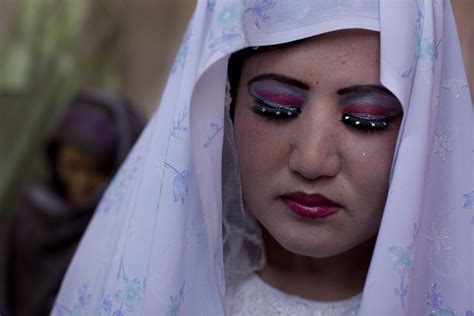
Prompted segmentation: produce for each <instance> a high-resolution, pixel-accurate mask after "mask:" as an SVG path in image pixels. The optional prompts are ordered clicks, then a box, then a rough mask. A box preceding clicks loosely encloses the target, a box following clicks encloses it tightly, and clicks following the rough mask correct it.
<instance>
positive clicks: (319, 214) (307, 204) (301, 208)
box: [282, 192, 341, 219]
mask: <svg viewBox="0 0 474 316" xmlns="http://www.w3.org/2000/svg"><path fill="white" fill-rule="evenodd" d="M282 200H283V202H284V203H285V204H286V205H287V206H288V208H289V209H290V210H291V211H292V212H294V213H295V214H297V215H299V216H302V217H307V218H311V219H318V218H324V217H328V216H331V215H333V214H335V213H336V212H337V211H338V210H339V209H340V208H341V206H340V205H339V204H337V203H335V202H333V201H331V200H329V199H328V198H326V197H325V196H323V195H320V194H306V193H301V192H293V193H289V194H285V195H284V196H282Z"/></svg>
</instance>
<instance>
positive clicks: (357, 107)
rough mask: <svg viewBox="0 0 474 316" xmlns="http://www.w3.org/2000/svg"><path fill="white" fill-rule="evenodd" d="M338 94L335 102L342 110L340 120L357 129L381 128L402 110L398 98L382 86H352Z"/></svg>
mask: <svg viewBox="0 0 474 316" xmlns="http://www.w3.org/2000/svg"><path fill="white" fill-rule="evenodd" d="M338 94H339V95H342V98H341V99H339V101H338V103H337V105H338V107H339V108H340V109H341V112H343V114H342V119H341V121H342V122H344V123H346V124H348V125H351V126H354V127H356V128H359V129H363V130H383V129H385V128H388V127H389V125H390V121H391V120H393V119H395V118H397V117H399V116H400V115H401V114H402V112H403V110H402V107H401V105H400V102H399V101H398V99H397V98H396V97H395V96H394V95H393V94H392V93H391V92H390V91H388V90H387V89H386V88H384V87H382V86H374V85H364V86H352V87H348V88H344V89H341V90H339V91H338Z"/></svg>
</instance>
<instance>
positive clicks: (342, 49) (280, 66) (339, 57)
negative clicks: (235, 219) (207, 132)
mask: <svg viewBox="0 0 474 316" xmlns="http://www.w3.org/2000/svg"><path fill="white" fill-rule="evenodd" d="M379 45H380V42H379V35H378V33H375V32H370V31H364V30H345V31H338V32H332V33H327V34H324V35H320V36H317V37H314V38H311V39H308V40H305V41H303V42H299V43H297V44H295V45H293V46H290V47H288V48H281V49H277V50H272V51H267V52H263V53H259V54H255V55H253V56H251V57H249V58H248V59H247V60H246V61H245V62H244V65H243V68H242V76H241V80H240V85H239V90H238V94H237V100H236V105H235V117H234V136H235V142H236V148H237V155H238V160H239V165H240V170H241V180H242V190H243V194H244V202H245V203H246V205H247V206H248V207H249V208H250V210H251V211H252V213H253V215H254V216H255V217H256V218H257V220H258V221H259V222H260V224H261V225H262V227H263V229H264V240H265V247H266V252H267V257H268V263H267V266H266V267H265V268H264V269H263V270H262V271H260V272H259V275H260V276H261V278H262V279H263V280H264V281H265V282H267V283H269V284H271V285H272V286H274V287H276V288H278V289H280V290H282V291H285V292H288V293H291V294H296V295H299V296H302V297H305V298H309V299H313V300H338V299H344V298H347V297H350V296H352V295H355V294H357V293H359V292H360V291H362V288H363V284H364V281H365V277H366V274H367V269H368V265H369V262H370V258H371V255H372V250H373V245H374V240H375V236H376V234H377V231H378V227H379V224H380V220H381V216H382V212H383V208H384V205H385V200H386V196H387V190H388V181H389V174H390V170H391V163H392V159H393V153H394V148H395V144H396V139H397V135H398V130H399V125H400V120H401V114H400V115H399V116H398V117H397V118H396V119H394V120H392V121H391V122H390V124H389V127H388V128H386V129H385V130H383V131H370V132H367V131H361V130H359V129H357V128H354V127H352V126H349V125H347V124H345V123H344V122H342V121H341V116H342V114H343V113H344V112H345V111H344V110H345V109H346V108H350V107H351V106H352V107H354V105H355V104H353V103H354V101H353V100H354V98H348V100H349V101H345V102H344V103H343V104H342V105H341V99H342V98H343V96H341V95H340V94H338V90H340V89H343V88H347V87H350V86H354V85H380V82H379V77H380V75H379V62H380V61H379V54H380V51H379ZM267 73H272V74H277V75H283V76H286V77H290V78H292V79H296V80H298V81H300V82H302V83H304V84H305V85H307V87H308V89H306V90H302V91H303V93H304V95H305V96H306V98H307V100H306V101H305V102H306V103H305V104H304V106H303V108H302V110H301V113H300V114H299V115H298V116H297V117H296V118H293V119H287V120H281V119H272V118H268V117H264V116H262V115H259V114H257V113H255V112H254V107H255V104H256V102H257V101H256V100H255V98H254V97H253V96H252V95H251V94H250V93H249V89H248V82H249V81H251V80H252V79H253V78H255V77H256V76H260V75H262V74H267ZM272 84H273V83H272ZM270 86H271V85H270ZM292 89H293V87H292ZM280 90H282V89H280ZM283 90H284V89H283ZM368 97H369V101H367V96H364V98H362V103H364V105H368V109H369V110H370V108H371V106H372V105H374V106H376V105H377V104H376V103H377V102H375V101H370V100H371V99H370V98H371V96H368ZM358 98H359V97H358V96H356V98H355V99H356V100H357V99H358ZM384 98H385V100H389V99H387V96H384ZM389 98H392V99H393V98H394V97H393V96H390V97H389ZM346 99H347V98H346ZM359 99H361V98H359ZM392 99H390V101H391V103H392V104H393V103H396V104H398V103H397V101H396V100H395V101H393V100H392ZM382 100H383V98H382ZM388 103H390V102H388ZM375 109H377V110H378V109H380V108H379V107H378V108H375ZM373 112H377V111H372V112H371V113H368V114H373ZM357 114H359V115H360V113H357ZM291 192H303V193H306V194H321V195H324V196H325V197H326V198H328V199H330V200H331V201H333V202H335V203H337V204H338V205H340V208H338V209H337V212H336V213H335V214H334V215H331V216H328V217H324V218H318V219H310V218H304V217H301V216H298V215H296V214H295V213H294V212H292V211H290V209H289V208H288V206H287V205H286V204H285V203H284V200H283V199H282V196H283V195H285V194H288V193H291Z"/></svg>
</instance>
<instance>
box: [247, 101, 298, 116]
mask: <svg viewBox="0 0 474 316" xmlns="http://www.w3.org/2000/svg"><path fill="white" fill-rule="evenodd" d="M253 111H254V112H255V113H256V114H258V115H261V116H265V117H268V118H274V119H280V120H288V119H292V118H295V117H297V116H298V115H299V114H300V113H301V107H299V106H274V105H270V104H267V103H265V102H262V101H260V100H256V104H255V105H254V106H253Z"/></svg>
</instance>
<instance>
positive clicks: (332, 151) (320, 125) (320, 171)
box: [288, 115, 341, 180]
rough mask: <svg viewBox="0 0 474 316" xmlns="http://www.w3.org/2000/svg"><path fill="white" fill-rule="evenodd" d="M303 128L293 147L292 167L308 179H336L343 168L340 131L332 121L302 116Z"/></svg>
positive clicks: (290, 166) (290, 161)
mask: <svg viewBox="0 0 474 316" xmlns="http://www.w3.org/2000/svg"><path fill="white" fill-rule="evenodd" d="M301 119H302V120H301V121H300V123H301V125H300V126H299V127H300V128H299V129H298V132H297V135H296V136H295V137H294V138H293V142H292V144H291V154H290V158H289V162H288V165H289V168H290V170H291V171H293V172H296V173H298V174H300V175H301V176H303V177H304V178H306V179H308V180H314V179H317V178H321V177H326V178H327V177H334V176H336V175H337V174H338V173H339V171H340V169H341V157H340V154H339V150H338V146H339V144H338V143H339V141H338V135H337V128H335V126H334V122H333V120H330V119H329V120H328V119H324V118H323V117H321V116H320V115H319V118H315V117H314V116H313V117H312V116H310V115H308V116H306V117H305V118H303V117H301Z"/></svg>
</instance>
